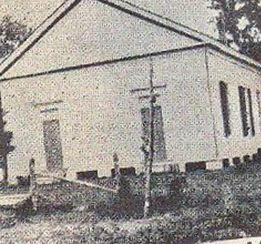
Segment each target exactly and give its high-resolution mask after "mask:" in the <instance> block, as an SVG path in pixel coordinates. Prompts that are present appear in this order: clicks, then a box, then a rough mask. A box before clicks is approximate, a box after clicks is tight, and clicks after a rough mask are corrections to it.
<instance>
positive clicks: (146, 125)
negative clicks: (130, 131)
mask: <svg viewBox="0 0 261 244" xmlns="http://www.w3.org/2000/svg"><path fill="white" fill-rule="evenodd" d="M154 109H155V110H154V160H155V161H156V162H159V161H163V160H166V159H167V155H166V145H165V138H164V131H163V118H162V109H161V106H155V107H154ZM141 118H142V130H143V136H144V137H145V138H150V109H149V108H142V109H141Z"/></svg>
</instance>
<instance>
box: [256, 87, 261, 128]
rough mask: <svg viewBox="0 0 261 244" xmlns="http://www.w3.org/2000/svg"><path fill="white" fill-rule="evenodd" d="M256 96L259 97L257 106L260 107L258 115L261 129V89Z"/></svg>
mask: <svg viewBox="0 0 261 244" xmlns="http://www.w3.org/2000/svg"><path fill="white" fill-rule="evenodd" d="M256 98H257V107H258V116H259V126H260V129H261V97H260V91H257V92H256Z"/></svg>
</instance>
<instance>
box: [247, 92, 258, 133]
mask: <svg viewBox="0 0 261 244" xmlns="http://www.w3.org/2000/svg"><path fill="white" fill-rule="evenodd" d="M247 95H248V105H249V116H250V125H251V133H252V136H254V135H255V134H256V132H255V122H254V115H253V105H252V95H251V90H250V89H247Z"/></svg>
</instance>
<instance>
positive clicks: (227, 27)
mask: <svg viewBox="0 0 261 244" xmlns="http://www.w3.org/2000/svg"><path fill="white" fill-rule="evenodd" d="M209 1H210V3H211V8H212V9H215V10H217V12H218V15H217V16H216V17H215V22H216V25H217V30H218V32H219V37H220V40H221V41H223V42H225V43H226V44H227V45H228V46H232V47H236V48H237V49H238V50H239V51H240V52H241V53H243V54H246V55H248V56H250V57H251V58H253V59H255V60H257V61H259V62H261V1H260V0H209Z"/></svg>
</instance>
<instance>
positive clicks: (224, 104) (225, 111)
mask: <svg viewBox="0 0 261 244" xmlns="http://www.w3.org/2000/svg"><path fill="white" fill-rule="evenodd" d="M219 88H220V101H221V108H222V116H223V127H224V135H225V137H228V136H229V135H231V129H230V123H229V104H228V90H227V84H226V83H224V82H223V81H221V82H220V83H219Z"/></svg>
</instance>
